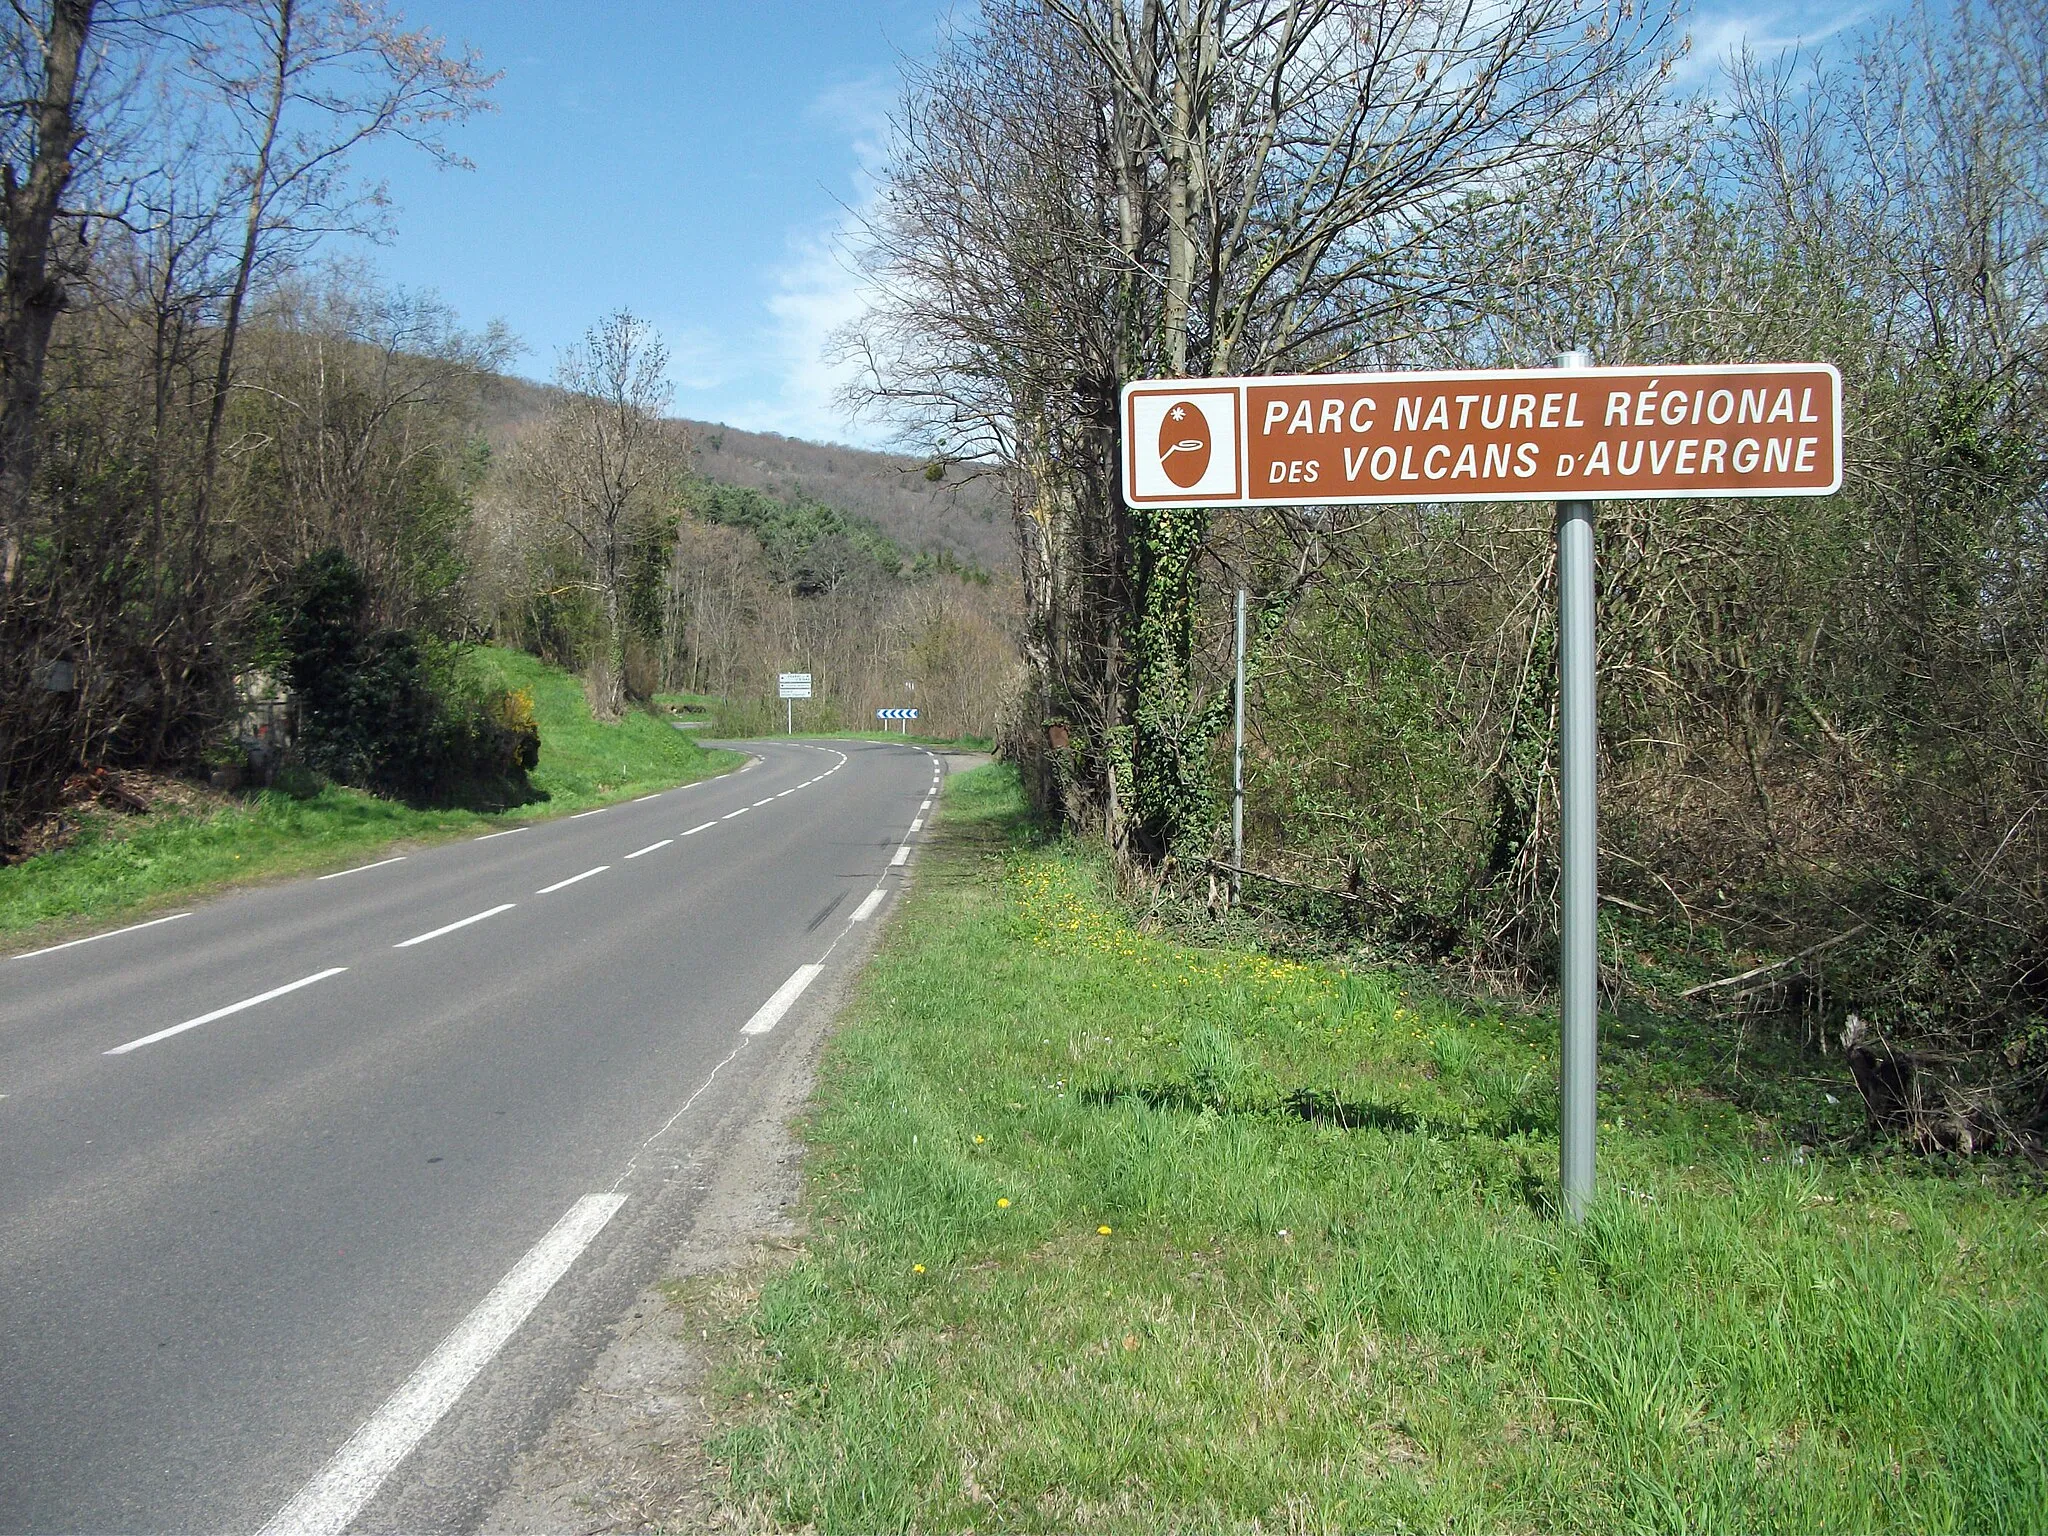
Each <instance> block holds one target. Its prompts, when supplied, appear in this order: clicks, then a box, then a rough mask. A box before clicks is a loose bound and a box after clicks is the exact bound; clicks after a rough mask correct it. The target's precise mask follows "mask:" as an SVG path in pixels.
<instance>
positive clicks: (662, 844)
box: [626, 837, 675, 859]
mask: <svg viewBox="0 0 2048 1536" xmlns="http://www.w3.org/2000/svg"><path fill="white" fill-rule="evenodd" d="M674 841H675V839H674V838H672V837H664V838H663V839H662V840H661V841H660V842H658V843H649V844H648V845H647V846H646V847H645V848H635V849H634V850H633V851H632V852H631V853H629V854H627V855H626V857H627V858H629V859H637V858H639V857H640V855H641V854H643V853H652V852H654V850H655V849H657V848H666V847H667V846H668V845H669V844H670V843H672V842H674Z"/></svg>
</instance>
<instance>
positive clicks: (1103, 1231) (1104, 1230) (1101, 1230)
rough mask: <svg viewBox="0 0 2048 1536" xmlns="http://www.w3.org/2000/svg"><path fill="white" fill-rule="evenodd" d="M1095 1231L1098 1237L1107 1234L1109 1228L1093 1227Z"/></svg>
mask: <svg viewBox="0 0 2048 1536" xmlns="http://www.w3.org/2000/svg"><path fill="white" fill-rule="evenodd" d="M1095 1232H1096V1235H1097V1236H1098V1237H1107V1236H1109V1228H1107V1227H1097V1228H1096V1229H1095Z"/></svg>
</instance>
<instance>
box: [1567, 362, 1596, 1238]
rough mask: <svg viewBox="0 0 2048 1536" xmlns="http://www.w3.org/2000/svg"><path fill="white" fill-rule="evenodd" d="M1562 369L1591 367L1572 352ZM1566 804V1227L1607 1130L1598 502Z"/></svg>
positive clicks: (1585, 537)
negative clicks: (1602, 1033)
mask: <svg viewBox="0 0 2048 1536" xmlns="http://www.w3.org/2000/svg"><path fill="white" fill-rule="evenodd" d="M1557 366H1558V367H1560V368H1589V367H1591V366H1592V359H1591V357H1589V356H1588V355H1587V354H1586V353H1584V352H1566V353H1564V354H1563V355H1562V356H1560V357H1559V358H1558V360H1557ZM1557 629H1558V648H1557V651H1558V655H1557V661H1558V724H1559V737H1558V752H1557V756H1558V799H1559V812H1560V815H1559V821H1560V826H1559V833H1560V840H1561V842H1562V844H1563V848H1562V854H1563V892H1562V895H1563V903H1562V905H1563V914H1562V915H1563V931H1562V934H1561V935H1560V940H1561V947H1560V952H1559V956H1558V990H1559V994H1560V1010H1559V1011H1560V1014H1561V1020H1560V1023H1561V1026H1562V1028H1561V1034H1562V1042H1561V1044H1562V1050H1561V1053H1560V1065H1559V1075H1560V1082H1559V1089H1560V1093H1559V1099H1560V1103H1559V1114H1558V1183H1559V1188H1560V1192H1561V1194H1562V1196H1563V1205H1564V1214H1565V1219H1566V1220H1567V1221H1569V1222H1571V1223H1573V1224H1574V1225H1576V1224H1577V1223H1579V1222H1581V1221H1583V1220H1584V1219H1585V1215H1586V1208H1587V1206H1588V1205H1589V1204H1590V1203H1591V1202H1592V1199H1593V1141H1594V1132H1595V1129H1596V1127H1597V1125H1598V1123H1599V1085H1598V1077H1599V981H1600V977H1599V971H1598V969H1597V967H1598V963H1599V951H1598V943H1599V931H1598V923H1599V899H1600V897H1599V850H1600V842H1599V797H1598V784H1597V782H1596V776H1597V774H1598V771H1599V769H1598V756H1599V722H1598V716H1597V714H1596V712H1595V703H1594V668H1595V655H1596V653H1595V648H1594V635H1593V503H1591V502H1590V501H1561V502H1559V503H1558V504H1557Z"/></svg>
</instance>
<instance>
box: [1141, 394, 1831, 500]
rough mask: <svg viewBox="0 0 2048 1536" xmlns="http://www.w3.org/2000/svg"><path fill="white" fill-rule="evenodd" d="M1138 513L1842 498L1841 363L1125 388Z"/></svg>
mask: <svg viewBox="0 0 2048 1536" xmlns="http://www.w3.org/2000/svg"><path fill="white" fill-rule="evenodd" d="M1123 407H1124V464H1123V475H1124V499H1125V500H1126V501H1127V502H1128V503H1129V504H1130V505H1132V506H1189V505H1196V504H1203V503H1207V504H1211V505H1222V506H1257V505H1259V504H1261V503H1265V502H1354V503H1360V502H1390V501H1597V500H1607V499H1611V498H1615V497H1622V496H1628V497H1675V496H1825V495H1827V494H1828V493H1829V492H1831V491H1836V490H1839V489H1840V488H1841V484H1842V376H1841V375H1840V374H1839V373H1837V372H1836V371H1835V369H1834V368H1833V367H1831V366H1830V365H1828V364H1826V363H1770V364H1746V365H1742V366H1736V367H1726V368H1587V369H1574V370H1568V371H1567V370H1559V369H1550V368H1541V369H1534V368H1531V369H1499V370H1491V371H1474V372H1468V373H1347V374H1311V375H1302V376H1296V377H1291V378H1279V377H1275V378H1248V379H1178V380H1153V381H1148V382H1145V383H1141V384H1129V385H1126V386H1125V387H1124V399H1123Z"/></svg>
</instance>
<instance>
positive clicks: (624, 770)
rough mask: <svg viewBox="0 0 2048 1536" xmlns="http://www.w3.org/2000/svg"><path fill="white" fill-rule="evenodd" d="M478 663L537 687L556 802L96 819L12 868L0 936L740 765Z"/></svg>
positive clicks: (330, 804)
mask: <svg viewBox="0 0 2048 1536" xmlns="http://www.w3.org/2000/svg"><path fill="white" fill-rule="evenodd" d="M469 661H470V664H471V665H473V666H474V667H475V668H476V669H477V670H478V671H479V672H480V673H481V674H483V675H484V676H486V677H488V678H491V679H492V680H493V681H495V682H496V683H497V684H498V685H499V686H503V687H516V688H523V689H525V690H527V691H528V692H529V693H530V694H531V695H532V697H533V708H534V717H535V719H536V720H537V721H538V723H539V725H540V732H541V746H540V762H539V764H538V765H537V766H536V767H535V769H534V771H533V773H532V774H531V776H530V777H531V779H532V782H533V785H534V787H535V788H536V789H537V790H539V791H541V792H542V793H543V794H544V795H545V796H546V798H545V799H543V800H539V801H536V802H533V803H531V804H528V805H524V806H518V807H515V808H514V809H512V810H509V811H506V812H503V813H500V814H497V815H486V814H481V813H478V812H474V811H465V810H418V809H414V808H412V807H410V806H405V805H401V804H399V803H397V802H395V801H391V800H382V799H378V798H377V797H375V796H373V795H367V794H364V793H362V792H361V791H358V790H352V789H343V788H339V787H337V786H334V785H329V786H328V787H327V788H325V789H323V790H321V791H320V793H319V794H317V795H314V796H312V797H311V798H309V799H305V800H293V799H291V798H290V797H288V796H286V795H282V794H278V793H276V792H274V791H269V790H266V791H262V792H260V793H256V794H251V795H247V796H245V797H242V798H240V799H239V800H237V801H236V802H234V803H232V804H230V805H227V806H225V807H223V808H220V809H217V810H214V811H211V812H209V813H206V814H203V815H181V814H178V813H175V812H161V813H158V814H156V815H152V816H146V817H115V816H108V815H94V816H91V817H89V818H88V819H87V822H86V825H85V826H84V828H83V829H82V830H81V833H80V835H79V836H78V837H77V839H76V840H74V841H73V842H72V843H71V844H70V845H69V846H67V847H65V848H63V849H60V850H58V851H57V852H55V853H49V854H44V855H41V856H39V857H37V858H32V859H25V860H23V861H22V862H21V863H19V864H13V865H9V866H7V867H5V868H0V934H6V935H8V936H9V945H8V947H9V948H10V949H23V948H32V947H34V945H35V944H36V943H39V942H45V941H50V940H53V939H55V938H57V937H61V936H62V935H63V934H64V933H66V932H69V931H70V930H71V929H73V928H81V927H85V926H89V925H93V924H98V923H103V922H104V921H106V920H107V919H109V918H112V917H116V916H121V915H133V914H137V913H141V912H145V911H148V910H150V909H152V908H154V907H159V906H163V905H167V904H169V903H171V902H174V901H183V900H188V899H190V898H191V897H193V896H196V895H199V894H202V893H204V892H207V891H211V890H217V889H220V888H221V887H223V886H227V885H232V884H236V883H238V882H242V881H246V880H251V879H256V878H264V877H272V876H278V875H287V874H297V873H303V872H306V871H309V870H314V869H322V868H338V867H341V866H342V865H344V864H346V863H348V862H350V861H353V860H355V859H359V858H364V857H367V856H369V855H372V854H374V853H376V852H378V851H380V850H383V849H385V848H387V847H389V846H390V845H391V844H393V843H395V842H398V841H400V840H409V841H416V842H426V841H432V840H434V839H438V838H444V837H452V836H458V835H460V834H462V833H474V832H478V831H485V830H489V829H492V828H496V827H504V826H513V825H517V824H518V823H520V822H523V821H529V820H533V819H535V818H536V817H538V816H553V815H560V814H562V813H565V812H568V811H575V810H581V809H583V808H585V807H587V806H591V805H601V804H605V803H608V802H610V801H613V800H619V799H625V798H629V797H631V796H634V795H641V794H646V793H648V792H649V791H650V790H655V789H662V788H666V787H668V786H669V785H672V784H683V783H687V782H689V781H690V780H692V779H699V778H703V777H704V776H706V775H707V774H712V773H717V772H720V771H722V770H724V769H726V768H729V767H732V766H734V765H736V764H737V763H738V762H739V761H740V756H739V754H738V753H735V752H712V751H707V750H705V749H704V748H702V747H699V746H698V745H697V744H696V743H695V742H693V741H691V740H690V739H689V738H688V737H687V736H686V735H684V734H683V733H682V732H680V731H678V730H676V729H675V728H674V727H672V726H670V725H669V724H667V723H666V722H665V721H662V720H657V719H655V718H654V717H653V716H651V715H648V714H644V713H635V714H630V715H628V716H627V717H626V718H625V719H624V720H622V721H620V722H619V723H618V724H617V725H601V724H599V723H598V722H597V721H596V720H595V719H593V718H592V716H591V714H590V710H589V708H588V706H587V705H586V704H585V702H584V698H583V688H582V684H581V683H580V682H578V681H577V679H576V678H574V677H572V676H570V675H569V674H567V673H565V672H563V671H561V670H560V669H558V668H555V667H550V666H548V665H547V664H546V663H544V662H541V661H538V660H536V659H535V658H533V657H531V656H527V655H525V654H523V653H520V652H517V651H505V650H497V649H479V650H477V651H475V652H472V653H471V655H470V657H469Z"/></svg>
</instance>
